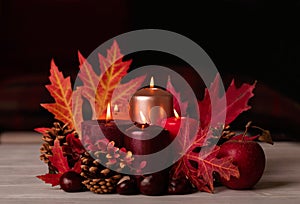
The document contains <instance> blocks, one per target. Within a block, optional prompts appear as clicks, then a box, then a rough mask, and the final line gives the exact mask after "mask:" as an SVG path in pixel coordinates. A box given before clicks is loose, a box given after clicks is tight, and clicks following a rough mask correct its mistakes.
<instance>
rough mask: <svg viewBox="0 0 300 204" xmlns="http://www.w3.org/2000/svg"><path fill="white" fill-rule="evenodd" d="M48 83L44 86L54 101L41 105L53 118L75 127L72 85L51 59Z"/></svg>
mask: <svg viewBox="0 0 300 204" xmlns="http://www.w3.org/2000/svg"><path fill="white" fill-rule="evenodd" d="M50 73H51V75H50V77H49V79H50V82H51V84H50V85H46V88H47V89H48V91H49V92H50V94H51V96H52V97H53V98H54V100H55V103H50V104H41V106H42V107H44V108H45V109H47V110H48V111H49V112H51V113H52V114H54V116H55V118H56V119H57V120H59V121H61V122H63V123H67V124H69V126H70V128H75V126H76V125H75V123H74V121H73V112H72V100H71V99H72V86H71V81H70V77H67V78H64V76H63V74H62V72H60V71H59V70H58V68H57V66H56V65H55V63H54V60H52V61H51V69H50Z"/></svg>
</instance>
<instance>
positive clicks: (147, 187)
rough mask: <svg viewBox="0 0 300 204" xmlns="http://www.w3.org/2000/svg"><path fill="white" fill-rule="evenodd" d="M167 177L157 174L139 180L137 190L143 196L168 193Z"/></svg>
mask: <svg viewBox="0 0 300 204" xmlns="http://www.w3.org/2000/svg"><path fill="white" fill-rule="evenodd" d="M168 178H169V177H168V175H166V173H165V172H157V173H153V174H149V175H145V176H142V177H141V178H139V181H138V182H139V183H138V186H139V190H140V192H141V193H142V194H144V195H150V196H158V195H164V194H166V193H167V192H168V180H169V179H168Z"/></svg>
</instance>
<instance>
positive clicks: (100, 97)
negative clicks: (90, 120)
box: [95, 41, 131, 118]
mask: <svg viewBox="0 0 300 204" xmlns="http://www.w3.org/2000/svg"><path fill="white" fill-rule="evenodd" d="M98 56H99V62H100V69H101V71H102V74H101V76H100V83H99V84H98V87H97V92H96V101H95V105H96V109H95V111H96V115H97V118H100V116H101V115H102V114H103V113H104V111H105V110H106V106H107V104H108V103H111V97H112V93H113V91H114V90H115V88H117V86H118V85H119V84H120V81H121V79H122V78H123V77H124V76H125V75H126V74H127V70H128V69H129V66H130V64H131V60H129V61H125V62H123V61H122V58H123V55H122V54H121V52H120V48H119V46H118V44H117V42H116V41H114V43H113V45H112V46H111V48H110V49H108V50H107V56H106V58H105V57H104V56H102V55H101V54H99V55H98Z"/></svg>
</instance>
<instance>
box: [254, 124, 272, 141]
mask: <svg viewBox="0 0 300 204" xmlns="http://www.w3.org/2000/svg"><path fill="white" fill-rule="evenodd" d="M251 127H252V128H256V129H259V130H260V131H261V134H260V135H259V137H258V140H259V141H261V142H266V143H268V144H271V145H273V144H274V142H273V139H272V136H271V133H270V131H269V130H265V129H263V128H260V127H257V126H251Z"/></svg>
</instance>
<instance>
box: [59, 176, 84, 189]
mask: <svg viewBox="0 0 300 204" xmlns="http://www.w3.org/2000/svg"><path fill="white" fill-rule="evenodd" d="M59 184H60V187H61V188H62V189H63V190H64V191H66V192H79V191H83V184H82V177H81V176H80V174H78V173H76V172H75V171H67V172H65V173H64V174H63V175H61V177H60V180H59Z"/></svg>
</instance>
